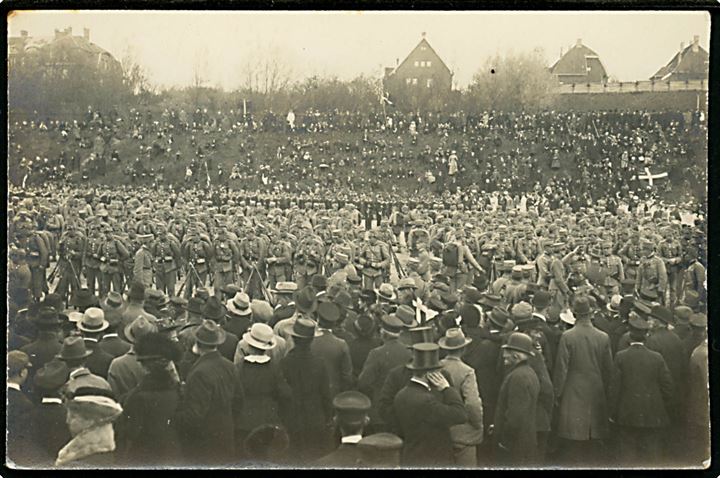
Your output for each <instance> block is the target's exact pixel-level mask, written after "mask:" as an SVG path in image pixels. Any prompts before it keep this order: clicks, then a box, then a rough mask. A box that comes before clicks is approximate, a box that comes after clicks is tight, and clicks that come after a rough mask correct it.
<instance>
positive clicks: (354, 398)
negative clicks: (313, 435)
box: [314, 391, 371, 468]
mask: <svg viewBox="0 0 720 478" xmlns="http://www.w3.org/2000/svg"><path fill="white" fill-rule="evenodd" d="M370 406H371V403H370V399H369V398H368V397H367V396H366V395H364V394H362V393H360V392H356V391H347V392H342V393H339V394H338V395H336V396H335V398H334V399H333V408H334V409H335V416H334V417H333V422H334V424H335V428H336V430H337V432H338V434H339V435H340V446H339V447H338V448H337V449H335V451H333V452H332V453H330V454H328V455H325V456H324V457H322V458H320V459H319V460H317V461H316V462H315V463H314V465H317V466H319V467H329V468H354V467H356V466H357V462H358V460H359V459H360V450H359V449H358V447H357V443H358V442H359V441H360V440H362V436H363V431H364V429H365V427H366V426H367V425H368V424H369V423H370V417H369V416H368V412H369V411H370Z"/></svg>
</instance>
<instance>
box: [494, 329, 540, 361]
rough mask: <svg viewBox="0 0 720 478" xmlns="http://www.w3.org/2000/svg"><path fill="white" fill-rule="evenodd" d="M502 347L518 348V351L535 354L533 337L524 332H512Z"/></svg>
mask: <svg viewBox="0 0 720 478" xmlns="http://www.w3.org/2000/svg"><path fill="white" fill-rule="evenodd" d="M500 348H503V349H510V350H517V351H518V352H524V353H526V354H528V355H533V356H534V355H535V352H534V351H533V348H534V347H533V341H532V339H531V338H530V336H529V335H527V334H523V333H522V332H513V333H512V334H510V337H508V341H507V343H506V344H505V345H503V346H502V347H500Z"/></svg>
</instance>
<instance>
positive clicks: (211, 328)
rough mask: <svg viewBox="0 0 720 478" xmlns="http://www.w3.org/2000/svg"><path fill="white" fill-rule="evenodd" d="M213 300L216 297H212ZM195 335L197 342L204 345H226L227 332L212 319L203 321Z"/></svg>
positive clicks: (196, 329)
mask: <svg viewBox="0 0 720 478" xmlns="http://www.w3.org/2000/svg"><path fill="white" fill-rule="evenodd" d="M212 299H214V297H212ZM216 300H217V299H216ZM218 303H219V301H218ZM223 315H224V314H223ZM193 335H194V336H195V341H196V342H197V343H199V344H203V345H222V344H224V343H225V339H226V336H227V334H226V333H225V330H224V329H223V328H222V327H220V325H218V323H217V322H216V321H214V320H212V319H205V320H203V321H202V324H200V325H199V326H197V327H196V328H195V330H194V331H193Z"/></svg>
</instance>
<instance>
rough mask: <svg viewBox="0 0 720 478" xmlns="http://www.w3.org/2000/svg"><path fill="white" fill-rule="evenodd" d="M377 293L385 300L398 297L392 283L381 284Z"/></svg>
mask: <svg viewBox="0 0 720 478" xmlns="http://www.w3.org/2000/svg"><path fill="white" fill-rule="evenodd" d="M375 293H376V294H377V296H378V297H379V298H380V299H383V300H395V299H397V294H396V293H395V289H394V288H393V286H392V284H388V283H384V284H380V287H379V288H378V289H377V290H376V291H375Z"/></svg>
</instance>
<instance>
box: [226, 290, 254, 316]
mask: <svg viewBox="0 0 720 478" xmlns="http://www.w3.org/2000/svg"><path fill="white" fill-rule="evenodd" d="M225 305H226V306H227V308H228V311H230V312H231V313H232V314H234V315H240V316H245V315H250V314H252V309H251V308H250V297H249V296H248V295H247V294H246V293H245V292H237V293H236V294H235V297H233V298H232V299H230V300H228V301H227V303H226V304H225Z"/></svg>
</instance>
